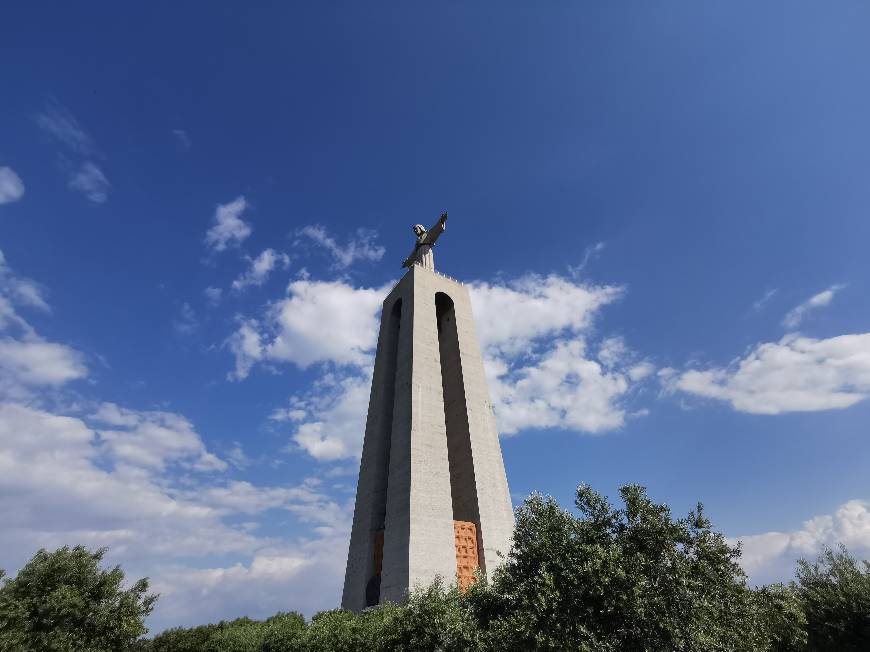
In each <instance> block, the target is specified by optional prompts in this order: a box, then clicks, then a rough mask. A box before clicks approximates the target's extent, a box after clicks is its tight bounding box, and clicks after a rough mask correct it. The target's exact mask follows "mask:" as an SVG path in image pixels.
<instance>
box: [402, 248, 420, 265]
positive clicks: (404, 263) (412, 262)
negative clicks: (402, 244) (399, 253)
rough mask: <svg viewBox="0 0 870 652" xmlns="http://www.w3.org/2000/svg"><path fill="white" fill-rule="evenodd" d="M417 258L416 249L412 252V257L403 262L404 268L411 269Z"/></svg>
mask: <svg viewBox="0 0 870 652" xmlns="http://www.w3.org/2000/svg"><path fill="white" fill-rule="evenodd" d="M416 258H417V248H416V247H414V251H412V252H411V255H410V256H408V257H407V258H405V260H404V261H403V262H402V267H407V268H409V269H410V268H411V266H412V265H413V264H414V260H415V259H416Z"/></svg>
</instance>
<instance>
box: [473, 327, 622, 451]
mask: <svg viewBox="0 0 870 652" xmlns="http://www.w3.org/2000/svg"><path fill="white" fill-rule="evenodd" d="M495 362H497V363H501V364H502V365H503V366H501V367H500V368H501V369H504V370H505V372H504V373H497V374H496V376H495V379H494V382H492V383H491V388H490V389H491V391H492V396H493V402H494V404H495V411H496V417H497V419H498V424H499V431H500V432H501V433H502V434H504V435H509V434H513V433H516V432H519V431H521V430H525V429H530V428H531V429H543V428H562V429H566V430H579V431H583V432H589V433H600V432H605V431H607V430H612V429H614V428H619V427H620V426H622V425H623V423H624V422H625V410H624V409H622V407H620V405H619V400H620V399H621V398H622V397H623V396H624V395H625V394H626V393H627V392H628V389H629V386H630V383H631V378H630V377H629V376H628V375H627V374H625V373H618V372H609V371H607V370H606V369H605V367H604V366H603V365H602V364H600V363H599V362H597V361H595V360H592V359H589V358H588V356H587V354H586V346H585V343H584V340H583V339H582V338H574V339H571V340H564V341H558V342H556V343H555V344H554V345H553V346H552V348H549V349H548V350H546V352H545V353H543V354H542V355H540V356H536V357H535V358H534V359H533V360H532V362H531V363H530V364H528V365H517V366H516V368H513V369H511V368H510V367H509V365H510V364H511V363H510V362H507V361H506V360H505V358H496V360H495ZM496 368H499V367H496Z"/></svg>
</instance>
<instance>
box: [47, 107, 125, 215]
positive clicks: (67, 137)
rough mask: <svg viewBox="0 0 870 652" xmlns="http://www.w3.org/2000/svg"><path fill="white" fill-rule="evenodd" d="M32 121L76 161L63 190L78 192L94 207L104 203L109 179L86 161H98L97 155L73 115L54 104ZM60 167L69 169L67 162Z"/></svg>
mask: <svg viewBox="0 0 870 652" xmlns="http://www.w3.org/2000/svg"><path fill="white" fill-rule="evenodd" d="M35 120H36V124H37V126H38V127H39V128H40V129H41V130H42V131H43V132H44V133H46V134H48V135H49V136H50V137H51V138H52V139H53V140H55V141H56V142H58V143H59V144H61V145H63V146H64V147H66V148H67V149H68V150H70V151H71V152H72V153H73V154H74V155H76V156H75V158H78V159H79V161H78V163H77V165H76V166H74V167H73V169H72V171H71V172H70V175H69V180H68V181H67V187H69V188H70V189H71V190H76V191H78V192H80V193H82V194H83V195H84V196H85V197H87V198H88V199H89V200H90V201H92V202H94V203H96V204H103V203H105V202H106V200H107V199H108V198H109V187H110V186H109V180H108V179H107V178H106V175H105V174H104V173H103V170H102V169H101V168H100V167H99V166H98V165H97V164H96V163H94V162H93V161H92V160H86V159H92V158H94V157H97V158H99V153H98V152H97V149H96V146H95V145H94V141H93V139H91V137H90V136H89V135H88V134H87V133H86V132H85V130H84V129H82V127H81V125H80V124H79V122H78V120H76V118H75V116H73V114H72V113H71V112H70V111H69V110H68V109H67V108H65V107H64V106H62V105H60V104H58V103H56V102H55V103H52V104H51V105H50V106H49V107H48V109H46V110H45V111H44V112H43V113H39V114H37V115H36V117H35ZM62 162H63V161H62ZM63 167H69V163H68V162H66V163H65V164H64V166H63Z"/></svg>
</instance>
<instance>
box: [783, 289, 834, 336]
mask: <svg viewBox="0 0 870 652" xmlns="http://www.w3.org/2000/svg"><path fill="white" fill-rule="evenodd" d="M844 287H845V285H832V286H831V287H829V288H828V289H827V290H825V291H823V292H819V293H818V294H814V295H813V296H811V297H810V298H809V299H807V300H806V301H804V302H803V303H802V304H800V305H799V306H795V307H794V308H792V309H791V310H790V311H789V312H788V314H786V316H785V318H784V319H783V320H782V325H783V326H784V327H786V328H788V329H792V330H793V329H795V328H797V327H798V326H800V324H801V322H802V321H803V320H804V319H806V317H807V315H808V314H809V313H810V312H812V311H813V310H816V309H818V308H823V307H824V306H827V305H828V304H830V303H831V301H832V300H833V299H834V294H836V293H837V292H839V291H840V290H842V289H843V288H844Z"/></svg>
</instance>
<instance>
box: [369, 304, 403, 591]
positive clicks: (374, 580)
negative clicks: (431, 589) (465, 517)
mask: <svg viewBox="0 0 870 652" xmlns="http://www.w3.org/2000/svg"><path fill="white" fill-rule="evenodd" d="M401 326H402V299H401V298H399V299H397V300H396V302H395V303H393V305H392V307H391V308H390V313H389V317H388V318H387V324H386V328H385V330H384V338H385V339H384V349H383V351H384V358H383V359H384V385H383V390H384V391H383V393H382V394H381V401H382V403H381V409H380V414H382V415H383V420H382V421H381V427H380V436H381V438H382V441H381V447H380V453H381V454H380V458H379V459H378V461H377V464H378V472H377V473H376V477H377V484H376V485H375V490H374V496H373V501H374V510H373V512H372V513H373V514H374V519H373V523H372V529H371V533H370V536H371V537H372V559H371V565H372V570H371V574H370V578H369V581H368V583H367V584H366V606H367V607H373V606H375V605H376V604H378V602H380V598H381V570H382V568H383V561H384V525H385V524H386V518H387V483H388V482H389V477H390V448H391V445H392V439H393V406H394V404H395V401H396V369H397V362H398V360H397V359H398V353H399V331H400V329H401Z"/></svg>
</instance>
